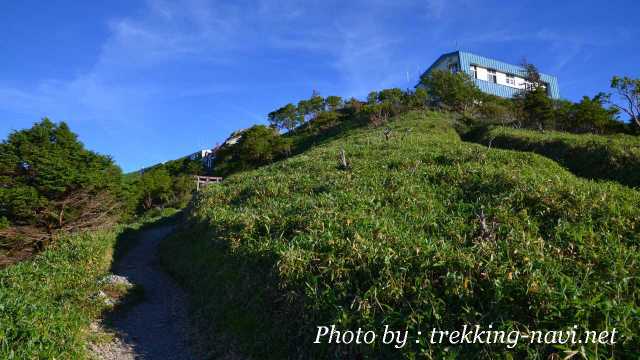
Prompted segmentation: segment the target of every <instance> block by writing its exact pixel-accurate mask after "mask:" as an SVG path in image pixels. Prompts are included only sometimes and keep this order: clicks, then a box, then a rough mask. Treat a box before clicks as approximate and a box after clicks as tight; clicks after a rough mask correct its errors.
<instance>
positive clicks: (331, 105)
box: [325, 95, 344, 111]
mask: <svg viewBox="0 0 640 360" xmlns="http://www.w3.org/2000/svg"><path fill="white" fill-rule="evenodd" d="M325 102H326V105H327V110H328V111H336V110H338V109H340V108H341V107H342V106H343V105H344V103H343V102H342V98H341V97H340V96H335V95H331V96H328V97H327V100H326V101H325Z"/></svg>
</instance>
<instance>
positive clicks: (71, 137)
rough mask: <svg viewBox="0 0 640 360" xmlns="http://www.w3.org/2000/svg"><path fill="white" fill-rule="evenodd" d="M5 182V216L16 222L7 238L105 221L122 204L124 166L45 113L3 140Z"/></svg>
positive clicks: (0, 157)
mask: <svg viewBox="0 0 640 360" xmlns="http://www.w3.org/2000/svg"><path fill="white" fill-rule="evenodd" d="M0 183H1V184H2V186H1V187H0V216H2V217H5V218H6V219H8V220H9V222H11V224H12V225H13V227H10V228H7V229H5V230H4V231H2V232H0V238H4V239H5V240H4V241H3V242H4V243H7V242H9V243H10V242H11V241H10V239H11V238H15V237H21V238H23V239H24V238H28V239H30V241H38V240H41V239H42V238H43V237H47V236H48V235H50V234H52V233H53V232H55V231H58V230H66V231H72V230H77V229H79V228H90V227H95V226H99V225H104V224H106V223H109V222H110V221H113V220H115V219H116V218H117V214H118V212H119V210H120V209H121V204H120V202H119V201H118V200H117V198H118V196H119V195H121V194H122V174H121V171H120V168H118V167H117V166H116V165H115V164H114V162H113V161H112V159H111V158H110V157H108V156H104V155H99V154H96V153H94V152H92V151H89V150H86V149H85V148H84V146H83V145H82V143H80V142H79V141H78V138H77V136H76V134H74V133H73V132H71V130H70V129H69V127H68V126H67V124H65V123H64V122H61V123H59V124H55V123H53V122H51V121H50V120H49V119H46V118H45V119H43V120H42V121H41V122H39V123H36V124H34V125H33V127H31V128H30V129H26V130H21V131H16V132H13V133H12V134H10V135H9V137H8V139H7V140H5V141H3V142H2V144H0Z"/></svg>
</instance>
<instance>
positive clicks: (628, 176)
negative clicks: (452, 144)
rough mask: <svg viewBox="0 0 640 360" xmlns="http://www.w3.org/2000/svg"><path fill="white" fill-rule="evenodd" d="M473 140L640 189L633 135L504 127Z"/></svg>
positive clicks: (639, 156) (638, 147)
mask: <svg viewBox="0 0 640 360" xmlns="http://www.w3.org/2000/svg"><path fill="white" fill-rule="evenodd" d="M470 139H471V140H474V141H477V142H480V143H482V144H485V145H489V144H491V146H492V147H498V148H504V149H513V150H520V151H531V152H535V153H538V154H541V155H544V156H546V157H548V158H550V159H553V160H555V161H557V162H559V163H560V164H562V165H563V166H565V167H566V168H567V169H569V170H570V171H572V172H573V173H574V174H576V175H578V176H582V177H586V178H590V179H603V180H613V181H617V182H619V183H621V184H624V185H627V186H632V187H638V186H640V138H638V137H637V136H630V135H620V134H619V135H610V136H602V135H588V134H584V135H574V134H568V133H563V132H557V131H545V132H539V131H530V130H519V129H511V128H503V127H495V128H484V129H477V130H476V132H475V134H473V135H471V136H470Z"/></svg>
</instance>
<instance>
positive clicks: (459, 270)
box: [161, 113, 640, 359]
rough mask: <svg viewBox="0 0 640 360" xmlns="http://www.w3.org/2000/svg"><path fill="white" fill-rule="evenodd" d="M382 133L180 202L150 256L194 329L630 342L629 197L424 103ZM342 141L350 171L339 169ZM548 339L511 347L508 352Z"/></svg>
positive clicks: (638, 295) (251, 342)
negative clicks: (177, 224) (480, 135)
mask: <svg viewBox="0 0 640 360" xmlns="http://www.w3.org/2000/svg"><path fill="white" fill-rule="evenodd" d="M390 127H391V128H392V129H393V132H392V136H391V138H390V139H389V140H385V137H384V135H383V134H382V130H371V129H357V130H353V131H351V132H350V133H349V134H347V135H346V136H342V138H341V139H339V140H336V141H333V142H331V141H329V142H327V143H324V144H322V145H320V146H318V147H315V148H312V149H310V150H309V151H307V152H305V153H303V154H301V155H298V156H295V157H293V158H290V159H288V160H285V161H282V162H279V163H276V164H273V165H271V166H267V167H263V168H261V169H258V170H256V171H251V172H247V173H241V174H237V175H235V176H232V177H230V178H228V179H227V180H226V182H225V184H224V185H223V186H219V187H210V188H209V189H207V191H206V192H205V193H204V194H203V195H202V196H201V197H199V198H198V199H197V200H196V201H195V202H194V204H193V206H192V208H191V215H190V216H191V219H192V221H193V223H192V225H191V226H189V228H188V229H185V230H184V232H183V233H182V234H181V235H180V236H175V237H173V238H171V239H169V240H168V241H167V242H165V244H164V245H163V247H162V249H161V253H162V259H163V262H164V264H165V265H166V266H167V267H168V268H169V269H170V270H171V271H172V272H173V273H174V274H176V276H177V277H178V278H179V279H180V280H182V282H183V283H184V284H185V285H187V286H188V287H189V288H190V290H191V292H192V293H193V294H194V305H195V308H196V314H195V315H196V317H198V318H200V319H202V324H201V325H202V326H204V329H205V330H206V329H209V330H214V331H216V334H217V335H218V336H219V334H221V331H222V330H224V332H225V333H227V334H231V335H232V336H233V337H234V338H236V339H238V346H240V347H241V348H242V349H243V350H245V351H247V352H249V353H251V354H253V355H255V356H256V358H273V359H280V358H287V357H290V358H295V357H296V354H297V355H301V356H303V357H309V356H311V355H313V356H315V357H340V356H343V357H344V356H345V354H346V355H348V354H351V355H353V354H364V355H365V356H366V355H367V354H369V355H371V354H376V357H391V358H394V357H402V358H414V357H416V356H421V355H424V356H427V357H432V358H443V357H447V358H450V357H451V358H455V357H465V358H468V357H474V358H509V356H510V355H507V354H504V350H505V348H504V346H501V345H498V346H487V345H484V346H483V345H476V346H453V347H449V348H445V346H435V347H434V346H431V347H429V345H427V344H425V343H424V342H422V343H421V344H416V343H415V342H414V341H413V339H411V340H410V343H409V344H408V345H407V346H406V347H405V348H404V349H402V350H394V349H393V348H391V347H380V346H376V347H341V348H337V347H323V346H319V345H313V344H312V341H313V340H312V338H313V336H314V335H315V328H314V326H316V325H324V324H336V325H337V326H338V327H339V328H350V329H356V328H358V327H359V326H362V327H365V328H367V329H373V330H379V329H381V328H382V326H383V325H384V324H388V325H390V326H391V327H393V328H396V329H405V328H406V329H408V330H410V334H416V333H417V331H418V330H425V329H427V330H428V329H430V328H432V327H438V328H440V329H446V330H453V329H456V328H459V327H460V326H461V325H462V324H464V323H470V324H481V325H484V326H485V327H486V326H488V325H489V324H493V327H494V328H500V329H520V330H522V331H525V330H526V329H534V330H544V329H550V330H560V329H567V328H569V327H571V326H573V325H574V324H575V325H579V326H580V328H581V329H589V330H605V329H611V328H612V327H616V328H617V330H618V331H620V332H621V333H622V334H623V340H621V342H620V343H619V344H618V345H617V346H615V347H600V348H597V347H594V346H587V347H586V349H585V353H586V354H587V355H588V356H591V357H604V356H611V355H615V356H616V357H617V358H625V357H631V356H633V354H637V353H638V352H640V342H639V340H638V338H637V337H636V334H639V333H640V323H639V321H638V314H639V312H640V308H639V307H638V303H639V299H640V290H639V287H638V276H639V275H640V273H639V272H640V271H639V270H640V269H639V263H640V253H639V252H638V244H639V243H640V235H639V231H638V229H639V227H640V193H638V192H637V191H635V190H632V189H629V188H626V187H623V186H619V185H616V184H613V183H596V182H591V181H587V180H583V179H579V178H576V177H575V176H573V175H572V174H571V173H569V172H567V171H565V170H564V169H563V168H561V167H560V166H558V164H556V163H555V162H553V161H551V160H548V159H546V158H544V157H541V156H538V155H535V154H528V153H522V152H514V151H506V150H498V149H487V148H486V147H483V146H479V145H474V144H468V143H463V142H461V141H460V139H459V137H458V136H457V134H456V133H455V131H454V130H453V129H452V127H451V126H450V123H449V120H448V119H447V118H446V117H445V116H443V115H441V114H437V113H409V114H407V115H403V116H401V117H400V118H397V119H396V121H394V122H392V123H391V125H390ZM343 135H344V134H343ZM341 149H344V150H345V153H346V157H347V161H348V162H349V164H350V169H347V170H344V169H341V168H340V167H339V166H338V154H339V152H340V150H341ZM483 223H484V225H483ZM212 324H218V325H217V326H219V327H221V328H215V329H214V328H212V326H213V325H212ZM203 333H205V334H206V333H213V332H212V331H210V332H207V331H203ZM283 334H284V335H285V336H283ZM283 339H286V340H283ZM209 340H210V341H209V343H210V344H211V351H212V353H215V352H216V350H217V349H216V348H215V343H216V339H214V338H211V339H209ZM553 351H558V349H555V348H552V347H550V346H544V345H542V346H526V345H521V346H519V347H518V348H517V349H515V350H513V351H512V354H511V355H512V356H515V358H523V357H525V356H528V357H530V358H539V359H542V358H546V356H547V355H548V354H549V353H550V352H553Z"/></svg>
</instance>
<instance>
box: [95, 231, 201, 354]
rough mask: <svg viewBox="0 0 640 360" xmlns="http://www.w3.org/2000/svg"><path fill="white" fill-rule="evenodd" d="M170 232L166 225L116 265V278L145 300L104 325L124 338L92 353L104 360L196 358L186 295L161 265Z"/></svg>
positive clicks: (146, 236) (148, 234)
mask: <svg viewBox="0 0 640 360" xmlns="http://www.w3.org/2000/svg"><path fill="white" fill-rule="evenodd" d="M171 231H172V227H170V226H164V227H157V228H153V229H150V230H147V231H145V232H143V233H142V234H141V238H140V239H139V241H138V243H137V244H136V246H135V247H134V248H133V249H131V250H130V251H129V252H128V253H127V254H126V256H124V258H122V259H121V260H120V261H119V262H118V263H116V264H115V266H114V269H113V273H114V274H117V275H121V276H125V277H127V278H128V279H129V281H130V282H132V283H133V284H137V285H141V286H142V288H143V289H144V299H143V300H142V301H141V302H139V303H137V304H135V305H132V307H130V308H128V309H126V310H123V311H120V312H118V311H116V312H115V313H113V314H112V316H111V318H110V319H109V320H108V321H106V322H105V324H102V326H103V327H105V328H107V329H109V330H112V331H114V332H116V333H118V334H120V336H119V337H118V338H117V339H115V340H114V341H113V342H111V343H109V344H104V345H101V346H99V348H97V349H94V353H96V355H97V356H98V357H99V358H102V359H118V360H120V359H176V360H183V359H184V360H188V359H195V357H194V356H193V355H192V354H191V352H190V349H189V342H188V336H187V334H188V329H189V327H188V319H187V301H186V295H185V293H184V292H183V291H182V289H180V288H179V287H178V286H177V285H176V284H175V283H174V282H173V280H172V279H171V278H170V277H169V275H167V274H166V273H165V272H163V271H162V269H160V267H159V265H158V264H157V252H158V245H159V243H160V241H161V240H162V239H163V238H164V237H165V236H167V235H168V234H169V233H170V232H171Z"/></svg>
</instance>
